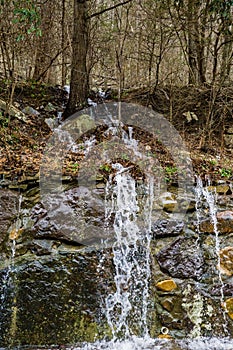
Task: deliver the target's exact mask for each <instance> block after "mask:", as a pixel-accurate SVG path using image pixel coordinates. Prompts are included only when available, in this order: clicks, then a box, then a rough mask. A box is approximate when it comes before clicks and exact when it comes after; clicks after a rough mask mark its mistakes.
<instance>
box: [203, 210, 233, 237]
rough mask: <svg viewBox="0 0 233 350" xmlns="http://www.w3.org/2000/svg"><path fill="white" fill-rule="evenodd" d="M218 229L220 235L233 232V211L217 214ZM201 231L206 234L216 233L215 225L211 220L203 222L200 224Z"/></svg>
mask: <svg viewBox="0 0 233 350" xmlns="http://www.w3.org/2000/svg"><path fill="white" fill-rule="evenodd" d="M217 221H218V224H217V228H218V231H219V233H220V234H226V233H232V232H233V211H231V210H226V211H222V212H218V213H217ZM200 231H201V232H205V233H214V224H213V222H212V221H211V220H209V219H207V220H203V221H202V222H201V223H200Z"/></svg>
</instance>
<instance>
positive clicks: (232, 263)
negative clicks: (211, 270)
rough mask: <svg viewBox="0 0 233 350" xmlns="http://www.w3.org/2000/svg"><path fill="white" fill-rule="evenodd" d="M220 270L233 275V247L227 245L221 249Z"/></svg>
mask: <svg viewBox="0 0 233 350" xmlns="http://www.w3.org/2000/svg"><path fill="white" fill-rule="evenodd" d="M219 256H220V271H221V273H223V274H225V275H227V276H232V275H233V247H225V248H223V249H221V250H220V252H219Z"/></svg>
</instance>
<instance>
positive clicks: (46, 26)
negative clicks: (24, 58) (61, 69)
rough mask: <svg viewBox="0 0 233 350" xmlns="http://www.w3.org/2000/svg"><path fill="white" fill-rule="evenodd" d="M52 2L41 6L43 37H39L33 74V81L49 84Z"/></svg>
mask: <svg viewBox="0 0 233 350" xmlns="http://www.w3.org/2000/svg"><path fill="white" fill-rule="evenodd" d="M52 13H53V10H52V2H50V1H47V2H46V3H44V4H42V5H41V28H42V36H41V37H39V39H38V40H39V41H38V45H37V51H36V61H35V70H34V74H33V80H36V81H43V82H47V80H48V70H46V67H48V66H49V64H50V59H51V57H50V53H51V31H52V24H53V21H52Z"/></svg>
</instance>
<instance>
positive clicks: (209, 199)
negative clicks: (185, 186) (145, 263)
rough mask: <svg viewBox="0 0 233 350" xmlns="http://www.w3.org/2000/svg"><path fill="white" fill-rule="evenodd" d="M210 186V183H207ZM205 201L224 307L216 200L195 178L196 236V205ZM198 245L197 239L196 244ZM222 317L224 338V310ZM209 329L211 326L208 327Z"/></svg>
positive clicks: (198, 217)
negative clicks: (211, 228) (213, 239)
mask: <svg viewBox="0 0 233 350" xmlns="http://www.w3.org/2000/svg"><path fill="white" fill-rule="evenodd" d="M209 185H210V182H209ZM203 199H204V200H205V202H206V204H207V206H208V209H209V216H210V220H211V222H212V224H213V231H214V234H215V254H216V257H217V271H218V280H219V283H220V304H221V305H224V292H223V287H224V284H223V280H222V274H221V266H220V254H219V253H220V242H219V231H218V220H217V206H216V198H215V194H214V193H212V192H211V191H210V190H209V189H208V187H204V186H203V182H202V180H201V178H200V177H197V186H196V209H197V211H196V212H197V230H198V234H200V232H199V225H200V220H201V218H200V213H199V208H198V204H201V202H202V200H203ZM200 206H201V205H200ZM198 243H199V238H198V242H197V244H198ZM223 317H224V323H223V324H222V327H223V331H224V333H225V335H226V336H228V335H229V334H228V330H227V320H226V312H225V308H223ZM209 326H210V327H211V325H209Z"/></svg>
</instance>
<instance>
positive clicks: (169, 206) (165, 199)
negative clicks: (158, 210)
mask: <svg viewBox="0 0 233 350" xmlns="http://www.w3.org/2000/svg"><path fill="white" fill-rule="evenodd" d="M159 203H160V205H161V206H162V208H163V210H165V211H167V212H169V213H171V212H173V211H174V209H175V207H176V206H177V201H176V200H175V195H174V194H173V193H171V192H165V193H163V194H162V195H161V196H160V198H159Z"/></svg>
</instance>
